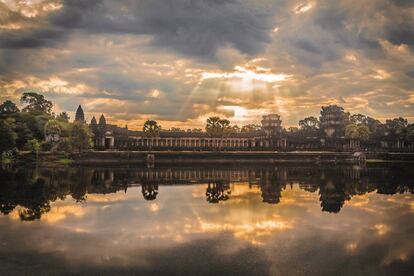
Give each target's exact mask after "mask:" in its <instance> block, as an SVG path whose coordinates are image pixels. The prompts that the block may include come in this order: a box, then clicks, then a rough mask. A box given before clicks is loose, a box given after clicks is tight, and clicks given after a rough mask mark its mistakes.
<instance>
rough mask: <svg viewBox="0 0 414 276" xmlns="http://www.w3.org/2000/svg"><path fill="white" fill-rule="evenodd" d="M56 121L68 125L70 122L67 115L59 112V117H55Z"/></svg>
mask: <svg viewBox="0 0 414 276" xmlns="http://www.w3.org/2000/svg"><path fill="white" fill-rule="evenodd" d="M56 120H58V121H60V122H64V123H68V122H69V120H70V117H69V115H68V113H66V112H61V113H59V115H57V116H56Z"/></svg>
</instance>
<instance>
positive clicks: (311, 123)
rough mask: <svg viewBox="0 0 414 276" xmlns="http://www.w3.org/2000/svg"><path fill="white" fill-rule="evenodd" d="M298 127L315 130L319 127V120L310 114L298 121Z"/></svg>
mask: <svg viewBox="0 0 414 276" xmlns="http://www.w3.org/2000/svg"><path fill="white" fill-rule="evenodd" d="M299 127H300V128H301V129H302V130H306V131H315V130H317V129H318V128H319V120H318V118H316V117H313V116H310V117H306V118H304V119H303V120H300V121H299Z"/></svg>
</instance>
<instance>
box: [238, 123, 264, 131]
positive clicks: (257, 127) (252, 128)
mask: <svg viewBox="0 0 414 276" xmlns="http://www.w3.org/2000/svg"><path fill="white" fill-rule="evenodd" d="M261 129H262V126H260V125H256V124H248V125H245V126H242V128H241V130H240V131H241V132H255V131H260V130H261Z"/></svg>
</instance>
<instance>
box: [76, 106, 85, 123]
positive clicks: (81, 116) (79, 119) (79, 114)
mask: <svg viewBox="0 0 414 276" xmlns="http://www.w3.org/2000/svg"><path fill="white" fill-rule="evenodd" d="M75 122H82V123H84V122H85V114H84V113H83V109H82V106H81V105H79V107H78V109H77V110H76V115H75Z"/></svg>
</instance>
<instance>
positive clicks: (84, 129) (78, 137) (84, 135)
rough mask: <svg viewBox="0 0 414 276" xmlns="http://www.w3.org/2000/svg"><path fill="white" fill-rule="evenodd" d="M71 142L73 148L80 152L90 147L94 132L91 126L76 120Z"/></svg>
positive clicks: (71, 133)
mask: <svg viewBox="0 0 414 276" xmlns="http://www.w3.org/2000/svg"><path fill="white" fill-rule="evenodd" d="M70 144H71V146H72V149H77V150H78V152H79V153H81V152H82V151H84V150H86V149H89V148H90V147H91V144H92V134H91V131H90V129H89V127H88V126H87V125H86V124H84V123H82V122H74V123H73V126H72V130H71V132H70Z"/></svg>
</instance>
